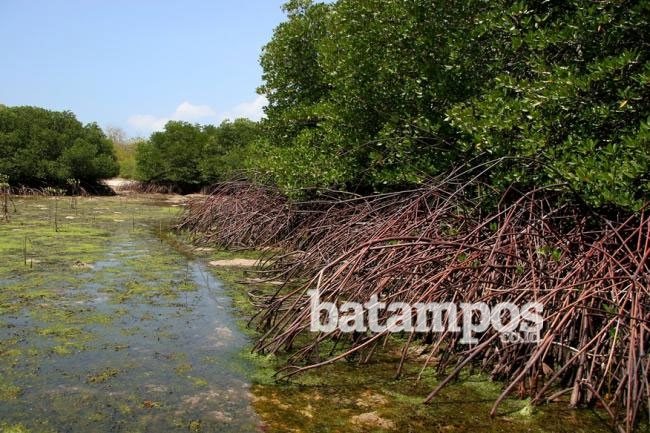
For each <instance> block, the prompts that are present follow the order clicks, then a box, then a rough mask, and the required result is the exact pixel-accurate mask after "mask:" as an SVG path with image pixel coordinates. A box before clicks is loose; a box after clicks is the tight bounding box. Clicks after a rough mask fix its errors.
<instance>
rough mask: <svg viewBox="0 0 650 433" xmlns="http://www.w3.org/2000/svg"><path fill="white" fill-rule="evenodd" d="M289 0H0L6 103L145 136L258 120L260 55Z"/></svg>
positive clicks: (1, 99) (0, 89) (0, 74)
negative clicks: (193, 125) (182, 126)
mask: <svg viewBox="0 0 650 433" xmlns="http://www.w3.org/2000/svg"><path fill="white" fill-rule="evenodd" d="M284 2H285V0H241V1H234V0H229V1H219V0H213V1H210V0H204V1H199V0H183V1H181V0H177V1H172V0H157V1H153V0H130V1H126V0H110V1H109V0H103V1H100V0H84V1H82V0H0V41H2V42H0V47H1V52H2V54H1V55H0V103H3V104H5V105H36V106H40V107H46V108H50V109H55V110H71V111H73V112H74V113H75V114H76V115H77V117H78V118H79V120H81V121H82V122H90V121H96V122H97V123H99V125H100V126H102V127H106V126H117V127H121V128H123V129H124V130H126V132H127V133H128V134H129V135H131V136H138V135H142V136H146V135H148V134H149V133H150V132H151V131H152V130H155V129H159V128H160V127H161V126H162V125H164V123H165V122H166V120H168V119H172V118H173V119H179V120H187V121H191V122H199V123H215V122H219V121H221V120H223V119H224V118H227V117H230V118H232V117H239V116H245V117H251V118H254V119H256V118H259V116H260V115H261V112H262V111H261V110H262V106H263V105H264V103H265V99H264V97H263V96H259V95H257V94H256V93H255V89H256V88H257V86H259V85H260V84H261V69H260V67H259V62H258V60H259V55H260V50H261V47H262V45H264V44H265V43H266V42H267V41H268V40H269V39H270V38H271V35H272V31H273V29H274V28H275V26H277V25H278V24H279V23H280V22H282V21H283V20H284V13H283V12H282V10H281V6H282V4H283V3H284Z"/></svg>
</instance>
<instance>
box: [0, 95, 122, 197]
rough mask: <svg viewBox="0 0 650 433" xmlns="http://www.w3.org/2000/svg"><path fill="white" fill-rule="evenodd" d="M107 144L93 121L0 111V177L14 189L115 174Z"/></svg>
mask: <svg viewBox="0 0 650 433" xmlns="http://www.w3.org/2000/svg"><path fill="white" fill-rule="evenodd" d="M117 171H118V165H117V162H116V159H115V154H114V151H113V147H112V144H111V142H110V141H109V140H108V139H107V138H106V136H105V135H104V133H103V132H102V130H101V129H100V128H99V127H98V126H97V124H95V123H91V124H88V125H85V126H83V125H82V124H81V123H80V122H79V121H78V120H77V119H76V118H75V116H74V114H72V113H70V112H68V111H65V112H56V111H49V110H45V109H42V108H36V107H4V106H2V107H0V173H3V174H5V175H7V176H9V180H10V182H11V183H12V184H13V185H31V186H44V185H66V184H67V180H68V179H71V178H73V179H77V180H79V181H81V182H82V183H93V182H96V181H98V180H99V179H103V178H108V177H112V176H114V175H116V174H117Z"/></svg>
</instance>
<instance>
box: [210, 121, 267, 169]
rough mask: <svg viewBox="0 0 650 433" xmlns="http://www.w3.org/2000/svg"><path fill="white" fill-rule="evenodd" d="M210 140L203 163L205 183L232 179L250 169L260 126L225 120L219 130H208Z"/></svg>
mask: <svg viewBox="0 0 650 433" xmlns="http://www.w3.org/2000/svg"><path fill="white" fill-rule="evenodd" d="M204 131H205V133H206V134H207V135H208V139H207V141H206V143H205V146H204V148H203V155H202V158H201V160H200V161H199V170H200V172H201V178H202V179H203V181H204V182H214V181H217V180H224V179H227V178H229V177H231V176H232V175H233V174H234V173H236V172H237V171H239V170H244V169H246V168H247V166H248V158H250V157H252V156H253V154H254V153H255V149H256V148H257V146H258V140H259V138H260V127H259V124H258V123H257V122H253V121H251V120H248V119H235V120H234V121H233V122H231V121H229V120H225V121H223V122H222V123H221V125H219V126H218V127H215V126H211V125H210V126H206V127H205V128H204Z"/></svg>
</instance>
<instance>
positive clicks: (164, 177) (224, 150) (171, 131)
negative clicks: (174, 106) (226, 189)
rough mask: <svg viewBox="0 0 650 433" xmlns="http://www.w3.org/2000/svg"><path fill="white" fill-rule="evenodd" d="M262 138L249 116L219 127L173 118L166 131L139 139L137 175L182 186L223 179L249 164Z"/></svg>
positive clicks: (152, 180) (151, 180) (226, 122)
mask: <svg viewBox="0 0 650 433" xmlns="http://www.w3.org/2000/svg"><path fill="white" fill-rule="evenodd" d="M258 138H259V125H258V124H257V123H256V122H253V121H250V120H248V119H237V120H235V121H232V122H231V121H229V120H226V121H224V122H222V123H221V124H220V125H219V126H214V125H193V124H190V123H187V122H181V121H170V122H168V123H167V124H166V125H165V128H164V130H163V131H160V132H154V133H153V134H152V135H151V137H150V138H149V140H147V141H141V142H138V144H137V148H136V155H135V158H136V177H137V178H138V179H139V180H142V181H145V182H153V183H160V184H174V185H177V186H180V187H181V188H183V189H193V188H194V189H195V188H196V187H198V186H201V185H206V184H210V183H212V182H216V181H219V180H224V179H226V178H228V177H230V176H232V175H234V173H236V172H237V171H240V170H242V169H244V168H245V167H246V166H247V163H248V162H247V159H248V155H249V154H250V153H251V152H252V149H254V146H253V145H254V142H255V141H256V140H257V139H258Z"/></svg>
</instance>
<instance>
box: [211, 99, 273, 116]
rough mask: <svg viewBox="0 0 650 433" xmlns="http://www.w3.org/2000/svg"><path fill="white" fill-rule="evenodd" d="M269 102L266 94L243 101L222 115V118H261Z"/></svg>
mask: <svg viewBox="0 0 650 433" xmlns="http://www.w3.org/2000/svg"><path fill="white" fill-rule="evenodd" d="M268 102H269V101H268V99H266V96H264V95H259V96H258V97H257V98H255V99H253V100H252V101H248V102H242V103H241V104H237V105H235V106H234V107H233V108H231V109H230V110H228V111H227V112H225V113H224V114H223V115H222V116H221V120H224V119H231V120H234V119H238V118H240V117H247V118H249V119H251V120H260V119H261V118H262V117H263V116H264V107H265V106H266V104H268Z"/></svg>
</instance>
